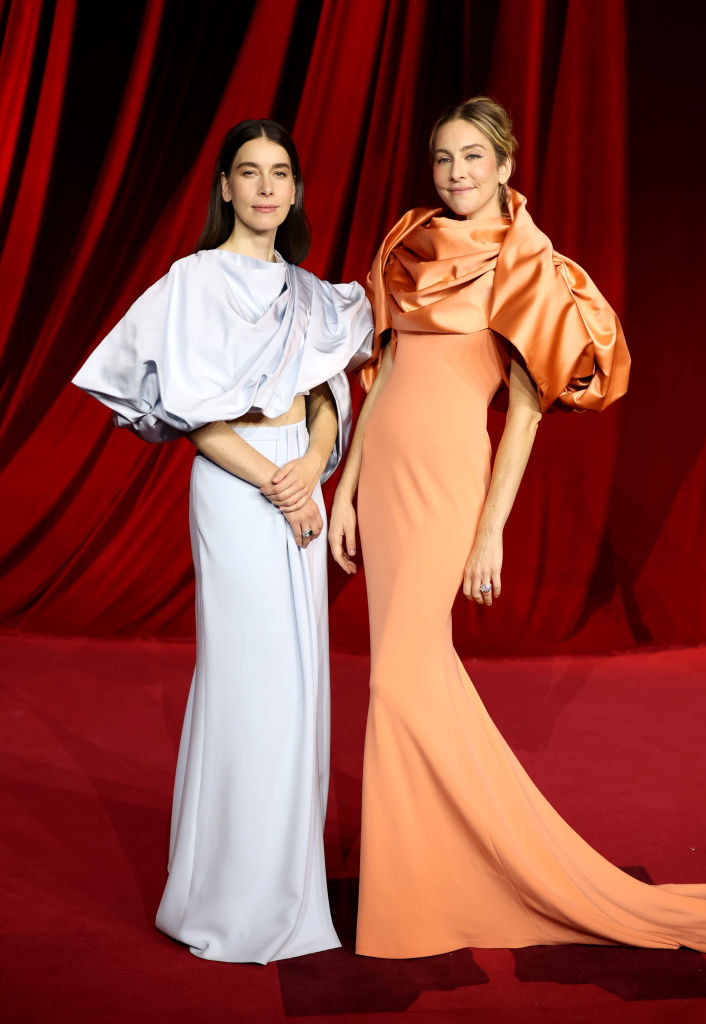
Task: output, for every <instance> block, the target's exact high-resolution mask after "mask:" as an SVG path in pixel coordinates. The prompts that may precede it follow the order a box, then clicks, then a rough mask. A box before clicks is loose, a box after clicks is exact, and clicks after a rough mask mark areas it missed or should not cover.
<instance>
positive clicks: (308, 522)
mask: <svg viewBox="0 0 706 1024" xmlns="http://www.w3.org/2000/svg"><path fill="white" fill-rule="evenodd" d="M282 515H283V516H284V518H285V519H286V520H287V522H288V523H289V525H290V526H291V528H292V533H293V534H294V539H295V541H296V542H297V547H300V548H306V547H308V546H309V544H311V542H312V540H316V538H317V537H318V536H319V534H320V533H321V531H322V530H323V528H324V521H323V519H322V518H321V513H320V512H319V506H318V505H317V504H316V502H315V501H314V499H313V498H308V499H307V501H306V502H305V504H304V505H302V507H301V508H299V509H297V510H296V512H283V513H282ZM308 530H311V531H312V532H311V535H310V536H309V537H305V536H304V534H305V533H306V532H307V531H308Z"/></svg>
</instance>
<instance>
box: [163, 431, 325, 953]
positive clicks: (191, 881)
mask: <svg viewBox="0 0 706 1024" xmlns="http://www.w3.org/2000/svg"><path fill="white" fill-rule="evenodd" d="M237 432H238V433H239V434H240V435H241V437H243V438H244V439H245V440H246V441H247V442H248V443H249V444H251V445H252V446H253V447H254V448H256V449H257V450H258V451H259V452H261V453H262V454H263V455H265V456H266V457H267V458H269V459H271V460H272V461H273V462H275V463H277V464H278V465H282V464H283V463H285V462H288V461H289V460H290V459H293V458H296V457H298V456H299V455H303V454H304V452H305V451H306V449H307V443H308V436H307V431H306V427H305V425H304V423H303V422H302V423H298V424H292V425H291V426H284V427H238V428H237ZM314 499H315V501H316V503H317V504H318V506H319V510H320V511H321V514H322V516H323V518H324V521H325V519H326V510H325V508H324V504H323V500H322V497H321V489H320V487H317V488H316V491H315V493H314ZM189 507H190V523H191V545H192V553H193V557H194V566H195V568H196V579H197V594H196V638H197V657H196V667H195V669H194V677H193V681H192V684H191V691H190V693H189V700H188V704H187V709H186V715H185V718H184V727H183V730H182V737H181V744H180V747H179V759H178V762H177V771H176V780H175V784H174V804H173V809H172V827H171V843H170V856H169V878H168V881H167V884H166V887H165V890H164V895H163V896H162V901H161V904H160V907H159V911H158V913H157V926H158V927H159V928H160V929H161V930H162V931H164V932H166V933H167V934H168V935H171V936H172V937H173V938H175V939H179V940H180V941H181V942H184V943H186V944H187V945H188V946H189V948H190V950H191V952H192V953H194V954H196V955H197V956H199V957H202V958H203V959H206V960H223V961H231V962H249V961H252V962H255V963H263V964H264V963H268V962H269V961H271V960H282V959H285V958H288V957H293V956H300V955H302V954H304V953H313V952H317V951H319V950H322V949H331V948H333V947H335V946H338V945H339V944H340V943H339V941H338V937H337V936H336V933H335V931H334V928H333V925H332V923H331V915H330V911H329V905H328V895H327V891H326V865H325V861H324V842H323V829H324V818H325V815H326V799H327V794H328V775H329V728H330V727H329V720H330V709H329V667H328V618H327V594H326V544H325V537H326V533H325V530H324V532H323V534H322V535H321V536H320V537H318V538H317V539H316V540H315V541H313V542H312V543H311V544H310V545H309V546H308V547H307V548H306V550H302V549H301V548H298V547H297V545H296V543H295V541H294V536H293V534H292V531H291V529H290V528H289V526H288V524H287V522H286V520H285V519H284V516H282V515H281V514H280V513H279V512H278V510H277V509H276V508H275V507H274V505H272V504H270V502H269V501H267V499H266V498H264V497H263V496H262V495H261V494H260V492H259V491H258V490H257V488H255V487H252V486H251V485H250V484H248V483H246V482H245V481H243V480H240V479H239V478H238V477H235V476H232V475H231V474H230V473H226V472H224V470H222V469H220V468H219V467H218V466H216V465H215V464H214V463H212V462H210V461H209V460H208V459H205V458H203V457H202V456H200V455H198V456H197V457H196V459H195V460H194V465H193V471H192V476H191V497H190V506H189Z"/></svg>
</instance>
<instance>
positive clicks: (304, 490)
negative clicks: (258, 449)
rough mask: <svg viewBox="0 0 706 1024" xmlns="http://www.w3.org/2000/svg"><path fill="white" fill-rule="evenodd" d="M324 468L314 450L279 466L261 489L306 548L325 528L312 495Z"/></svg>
mask: <svg viewBox="0 0 706 1024" xmlns="http://www.w3.org/2000/svg"><path fill="white" fill-rule="evenodd" d="M322 469H323V467H322V466H321V461H320V459H319V458H318V456H317V455H316V454H315V453H314V452H307V453H306V455H302V456H300V457H299V458H297V459H292V460H291V462H286V463H285V464H284V466H281V467H280V468H279V469H278V470H277V472H276V473H275V475H274V476H273V477H272V479H271V480H270V482H269V483H268V484H265V485H264V486H262V487H261V488H260V492H261V494H263V495H264V496H265V497H266V498H268V499H269V501H271V502H272V504H273V505H276V506H277V508H278V509H279V510H280V512H281V513H282V514H283V515H284V518H285V519H286V520H287V522H288V523H289V525H290V526H291V528H292V533H293V534H294V539H295V541H296V542H297V545H298V546H299V547H300V548H306V547H308V545H309V544H310V543H311V541H312V540H315V539H316V538H317V537H318V536H319V534H320V533H321V531H322V530H323V528H324V522H323V519H322V518H321V513H320V511H319V507H318V505H317V504H316V502H315V501H314V499H313V498H312V494H313V492H314V488H315V487H316V484H317V483H318V481H319V477H320V476H321V472H322Z"/></svg>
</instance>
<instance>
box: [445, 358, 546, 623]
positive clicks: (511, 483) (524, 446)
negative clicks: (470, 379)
mask: <svg viewBox="0 0 706 1024" xmlns="http://www.w3.org/2000/svg"><path fill="white" fill-rule="evenodd" d="M541 418H542V413H541V410H540V408H539V400H538V398H537V392H536V391H535V389H534V386H533V384H532V381H531V380H530V378H529V377H528V375H527V373H526V371H525V370H524V369H523V368H522V366H521V365H520V364H519V363H518V362H517V361H516V360H514V359H513V361H512V365H511V369H510V402H509V406H508V411H507V419H506V421H505V429H504V430H503V434H502V437H501V439H500V444H499V445H498V450H497V453H496V456H495V463H494V465H493V474H492V476H491V479H490V487H489V489H488V494H487V497H486V499H485V504H484V505H483V511H482V512H481V515H480V519H479V521H478V527H477V529H476V536H475V540H474V542H473V547H472V548H471V553H470V555H469V556H468V561H467V562H466V566H465V569H464V573H463V593H464V594H465V595H466V597H471V598H473V600H474V601H476V602H477V603H478V604H486V605H490V604H492V603H493V597H494V596H495V597H500V591H501V583H500V571H501V569H502V561H503V528H504V526H505V523H506V522H507V518H508V516H509V515H510V510H511V509H512V506H513V503H514V501H515V496H516V495H517V491H518V488H519V486H520V482H521V480H522V477H523V475H524V472H525V467H526V466H527V460H528V459H529V456H530V452H531V451H532V445H533V444H534V438H535V435H536V433H537V427H538V426H539V421H540V419H541ZM481 583H483V584H488V583H492V590H490V591H489V592H488V593H481V590H480V585H481Z"/></svg>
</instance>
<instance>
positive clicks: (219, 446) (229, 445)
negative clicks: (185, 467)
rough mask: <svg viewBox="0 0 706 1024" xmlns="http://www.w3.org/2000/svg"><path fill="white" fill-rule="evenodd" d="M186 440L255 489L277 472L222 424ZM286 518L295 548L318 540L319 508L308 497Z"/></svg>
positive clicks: (202, 428) (320, 526)
mask: <svg viewBox="0 0 706 1024" xmlns="http://www.w3.org/2000/svg"><path fill="white" fill-rule="evenodd" d="M188 437H189V440H190V441H191V442H192V444H194V445H195V446H196V448H197V449H198V450H199V452H200V453H201V454H202V455H205V456H206V458H208V459H210V460H211V461H212V462H215V463H216V465H218V466H220V467H221V469H225V470H226V472H228V473H232V474H233V475H234V476H238V477H240V479H241V480H245V481H246V482H247V483H249V484H253V486H255V487H260V488H262V487H263V486H264V485H266V484H269V483H270V481H271V480H272V478H273V476H274V475H275V473H276V472H277V470H278V467H277V466H276V465H275V463H274V462H271V461H270V460H269V459H268V458H266V457H265V456H264V455H262V454H261V453H260V452H259V451H257V449H256V448H253V446H252V445H250V444H248V442H247V441H245V440H244V439H243V438H242V437H241V436H240V434H237V433H236V432H235V431H234V430H233V428H232V427H229V426H228V424H227V423H225V422H224V421H223V420H219V421H218V422H216V423H207V424H206V425H205V426H203V427H199V429H198V430H192V431H191V433H190V434H188ZM283 511H284V510H283ZM285 518H286V519H287V522H288V523H289V525H290V526H291V528H292V533H293V534H294V539H295V540H296V542H297V544H298V545H299V547H304V548H305V547H307V545H308V544H309V543H310V542H311V541H312V540H314V538H316V537H318V536H319V534H320V533H321V531H322V529H323V525H324V524H323V520H322V518H321V513H320V512H319V509H318V506H317V505H316V502H315V501H314V500H313V499H312V498H311V497H309V499H308V500H307V501H306V502H304V503H303V504H302V505H301V506H300V507H299V508H298V509H297V510H296V511H294V512H286V513H285ZM308 530H311V531H312V533H311V536H308V537H305V536H304V533H305V532H306V531H308Z"/></svg>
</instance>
